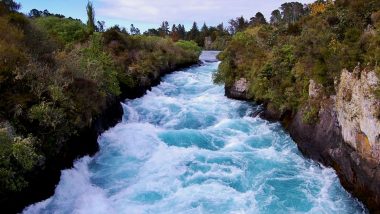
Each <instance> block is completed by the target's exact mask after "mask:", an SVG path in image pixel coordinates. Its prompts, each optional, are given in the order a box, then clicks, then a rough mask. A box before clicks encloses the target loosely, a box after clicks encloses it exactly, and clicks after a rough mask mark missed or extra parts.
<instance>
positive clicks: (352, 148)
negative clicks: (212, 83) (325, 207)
mask: <svg viewBox="0 0 380 214" xmlns="http://www.w3.org/2000/svg"><path fill="white" fill-rule="evenodd" d="M242 83H245V86H244V84H242ZM243 86H244V87H243ZM378 86H379V79H378V77H377V76H376V73H375V71H373V70H368V69H364V70H361V69H360V68H359V67H357V68H355V69H354V71H353V72H349V71H348V70H343V71H342V74H341V78H340V81H339V83H338V82H337V84H336V91H337V94H336V95H334V96H330V97H327V96H325V95H324V94H323V87H322V86H321V85H319V84H317V83H316V82H315V81H313V80H311V81H310V85H309V99H311V100H319V102H320V109H319V112H318V121H317V122H316V123H314V124H308V123H306V122H304V120H303V115H304V111H306V109H301V110H299V111H298V112H296V113H295V114H294V115H289V114H287V113H285V114H284V113H279V112H278V110H276V109H273V108H272V107H271V105H270V103H269V104H268V103H264V106H266V108H264V111H263V112H262V113H261V116H262V117H264V118H265V119H269V120H277V121H281V122H282V124H283V125H284V127H285V128H286V129H287V130H288V131H289V134H290V135H291V137H292V138H293V139H294V141H295V142H296V143H297V146H298V148H299V149H300V150H301V152H302V153H303V154H304V155H305V156H307V157H310V158H312V159H314V160H317V161H319V162H321V163H323V164H324V165H327V166H331V167H333V168H334V169H335V170H336V172H337V175H338V176H339V178H340V181H341V183H342V185H343V186H344V187H345V188H346V189H347V190H348V191H349V192H351V193H352V194H353V195H354V196H356V197H357V198H358V199H359V200H361V201H362V202H363V203H364V204H365V205H366V206H367V207H368V209H369V210H370V212H371V213H380V103H379V99H376V98H375V96H374V95H373V94H374V93H373V91H374V90H375V89H376V87H378ZM247 87H248V84H247V82H246V81H242V80H239V81H237V82H236V83H235V84H234V86H233V87H226V95H227V96H228V97H230V98H236V99H245V100H248V99H249V97H248V96H247V91H248V88H247ZM243 89H244V90H243Z"/></svg>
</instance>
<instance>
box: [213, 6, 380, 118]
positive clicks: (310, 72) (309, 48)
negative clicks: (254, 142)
mask: <svg viewBox="0 0 380 214" xmlns="http://www.w3.org/2000/svg"><path fill="white" fill-rule="evenodd" d="M317 6H318V8H314V10H316V11H317V12H315V11H314V12H313V13H312V14H311V15H307V14H308V10H307V8H306V9H305V8H303V7H302V5H300V4H297V3H289V4H283V5H282V8H281V10H282V14H281V13H280V11H274V12H273V13H272V18H271V25H266V24H263V25H260V24H255V26H250V27H248V28H247V29H246V30H245V31H243V32H238V33H236V34H235V35H234V36H233V38H232V40H231V41H230V42H229V44H228V46H227V48H226V49H225V50H224V51H223V52H222V53H221V54H220V59H221V60H222V62H221V64H220V66H219V70H218V72H217V73H216V74H215V76H214V80H215V82H217V83H225V84H226V85H227V86H231V85H232V84H233V83H234V82H235V81H236V80H238V79H240V78H241V77H244V78H246V79H247V80H248V81H249V83H250V87H249V95H250V96H251V97H252V98H254V99H255V100H258V101H264V102H267V103H270V104H271V105H272V106H274V107H275V108H276V109H278V110H279V111H291V112H296V111H297V110H298V108H300V107H302V106H305V104H306V103H307V102H308V85H309V80H310V79H314V80H315V81H316V82H318V83H320V84H322V85H323V86H324V90H323V91H324V93H326V94H325V95H330V94H334V93H335V87H334V80H336V79H337V78H338V77H339V76H340V73H341V71H342V69H343V68H347V69H349V70H352V69H354V67H355V66H357V65H358V63H360V64H362V65H363V64H364V65H366V66H369V67H376V66H378V63H379V61H380V58H379V56H380V49H379V47H380V31H379V29H380V24H379V23H380V22H379V21H380V18H379V17H380V12H377V11H380V3H379V1H375V0H371V1H364V0H356V1H344V0H341V1H338V0H337V1H335V4H332V3H326V2H319V3H318V5H317ZM292 8H295V9H296V10H297V11H298V12H297V14H293V13H292V11H293V9H292ZM286 23H287V24H286ZM317 117H318V114H317V109H316V108H309V109H308V110H307V111H306V112H305V119H306V121H307V122H315V121H316V118H317Z"/></svg>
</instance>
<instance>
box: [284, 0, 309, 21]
mask: <svg viewBox="0 0 380 214" xmlns="http://www.w3.org/2000/svg"><path fill="white" fill-rule="evenodd" d="M281 10H282V17H283V20H284V21H285V22H286V23H287V24H294V23H295V22H296V21H298V20H299V19H300V18H301V17H302V16H304V15H306V10H305V9H304V7H303V4H301V3H299V2H290V3H284V4H282V5H281Z"/></svg>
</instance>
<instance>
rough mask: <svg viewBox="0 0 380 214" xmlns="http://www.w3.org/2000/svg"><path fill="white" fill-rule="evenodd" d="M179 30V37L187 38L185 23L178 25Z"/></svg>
mask: <svg viewBox="0 0 380 214" xmlns="http://www.w3.org/2000/svg"><path fill="white" fill-rule="evenodd" d="M177 32H178V36H179V39H185V38H186V29H185V25H181V24H179V25H178V27H177Z"/></svg>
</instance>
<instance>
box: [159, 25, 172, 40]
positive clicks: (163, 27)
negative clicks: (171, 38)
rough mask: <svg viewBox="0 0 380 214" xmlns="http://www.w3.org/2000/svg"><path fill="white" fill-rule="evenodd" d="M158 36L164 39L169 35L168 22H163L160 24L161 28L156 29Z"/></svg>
mask: <svg viewBox="0 0 380 214" xmlns="http://www.w3.org/2000/svg"><path fill="white" fill-rule="evenodd" d="M158 31H159V34H160V36H161V37H165V36H167V35H169V34H170V31H169V22H167V21H163V22H162V24H161V27H160V28H159V29H158Z"/></svg>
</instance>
